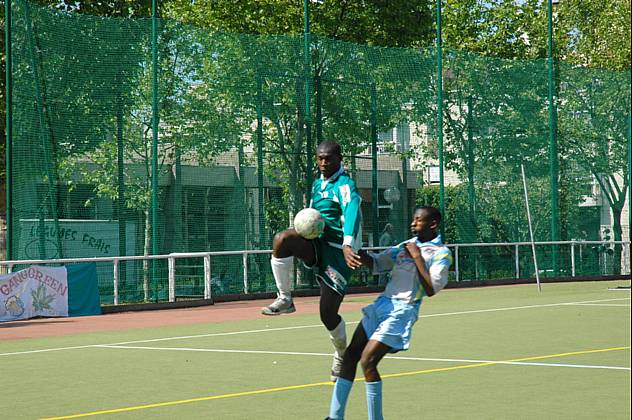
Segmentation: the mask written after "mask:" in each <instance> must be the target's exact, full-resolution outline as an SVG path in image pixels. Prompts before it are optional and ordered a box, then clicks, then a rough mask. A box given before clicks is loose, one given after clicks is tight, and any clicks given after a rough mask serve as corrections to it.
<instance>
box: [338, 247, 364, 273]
mask: <svg viewBox="0 0 632 420" xmlns="http://www.w3.org/2000/svg"><path fill="white" fill-rule="evenodd" d="M342 253H343V254H344V256H345V262H346V263H347V265H348V266H349V268H350V269H352V270H355V269H356V268H359V267H360V266H361V265H362V259H361V258H360V256H359V255H358V254H356V252H355V251H354V250H353V248H351V247H350V246H347V245H345V246H343V247H342Z"/></svg>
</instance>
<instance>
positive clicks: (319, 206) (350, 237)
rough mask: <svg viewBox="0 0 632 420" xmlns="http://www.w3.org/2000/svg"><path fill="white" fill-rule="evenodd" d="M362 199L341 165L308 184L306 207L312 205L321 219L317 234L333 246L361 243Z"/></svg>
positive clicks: (356, 245) (359, 244)
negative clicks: (321, 228)
mask: <svg viewBox="0 0 632 420" xmlns="http://www.w3.org/2000/svg"><path fill="white" fill-rule="evenodd" d="M361 203H362V198H361V197H360V194H359V193H358V189H357V188H356V185H355V182H354V181H353V179H351V178H350V177H349V175H347V173H346V172H345V170H344V168H343V167H342V166H341V167H340V169H339V170H338V172H336V173H335V174H333V175H332V176H331V177H330V178H328V179H325V178H323V176H322V175H321V177H320V178H319V179H317V180H315V181H314V184H313V185H312V201H311V203H310V207H313V208H315V209H316V210H318V211H319V212H320V214H322V216H323V218H324V219H325V230H324V232H323V234H322V236H321V238H322V239H324V240H325V241H326V242H328V243H329V244H330V245H332V246H335V247H340V246H342V245H343V244H344V245H351V247H353V248H354V249H356V250H357V249H360V247H361V246H362V230H361V229H362V215H361V211H360V205H361Z"/></svg>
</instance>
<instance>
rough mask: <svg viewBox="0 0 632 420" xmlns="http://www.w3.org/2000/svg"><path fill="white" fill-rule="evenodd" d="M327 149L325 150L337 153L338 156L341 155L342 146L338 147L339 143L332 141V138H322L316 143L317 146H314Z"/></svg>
mask: <svg viewBox="0 0 632 420" xmlns="http://www.w3.org/2000/svg"><path fill="white" fill-rule="evenodd" d="M319 149H322V150H327V151H331V152H332V153H335V154H337V155H338V156H342V148H341V147H340V145H339V144H338V143H337V142H335V141H333V140H324V141H321V142H320V143H319V144H318V147H316V150H319Z"/></svg>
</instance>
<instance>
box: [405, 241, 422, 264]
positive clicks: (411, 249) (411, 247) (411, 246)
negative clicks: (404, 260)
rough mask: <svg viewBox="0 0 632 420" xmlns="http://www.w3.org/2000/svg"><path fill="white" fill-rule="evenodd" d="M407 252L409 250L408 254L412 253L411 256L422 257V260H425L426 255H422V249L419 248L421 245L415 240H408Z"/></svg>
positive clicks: (414, 257)
mask: <svg viewBox="0 0 632 420" xmlns="http://www.w3.org/2000/svg"><path fill="white" fill-rule="evenodd" d="M406 252H408V255H410V257H411V258H412V259H413V260H414V259H416V258H421V261H422V262H425V261H424V257H422V256H421V250H420V249H419V247H418V246H417V244H416V243H414V242H408V243H407V244H406Z"/></svg>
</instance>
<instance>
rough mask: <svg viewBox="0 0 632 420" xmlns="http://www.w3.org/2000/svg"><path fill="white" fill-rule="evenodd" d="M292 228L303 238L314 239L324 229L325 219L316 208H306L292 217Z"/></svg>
mask: <svg viewBox="0 0 632 420" xmlns="http://www.w3.org/2000/svg"><path fill="white" fill-rule="evenodd" d="M294 229H295V230H296V233H298V234H299V235H301V236H302V237H303V238H305V239H314V238H317V237H319V236H320V234H321V233H323V230H324V229H325V219H323V216H322V215H321V214H320V212H319V211H318V210H316V209H312V208H306V209H303V210H301V211H299V212H298V213H296V216H295V217H294Z"/></svg>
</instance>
